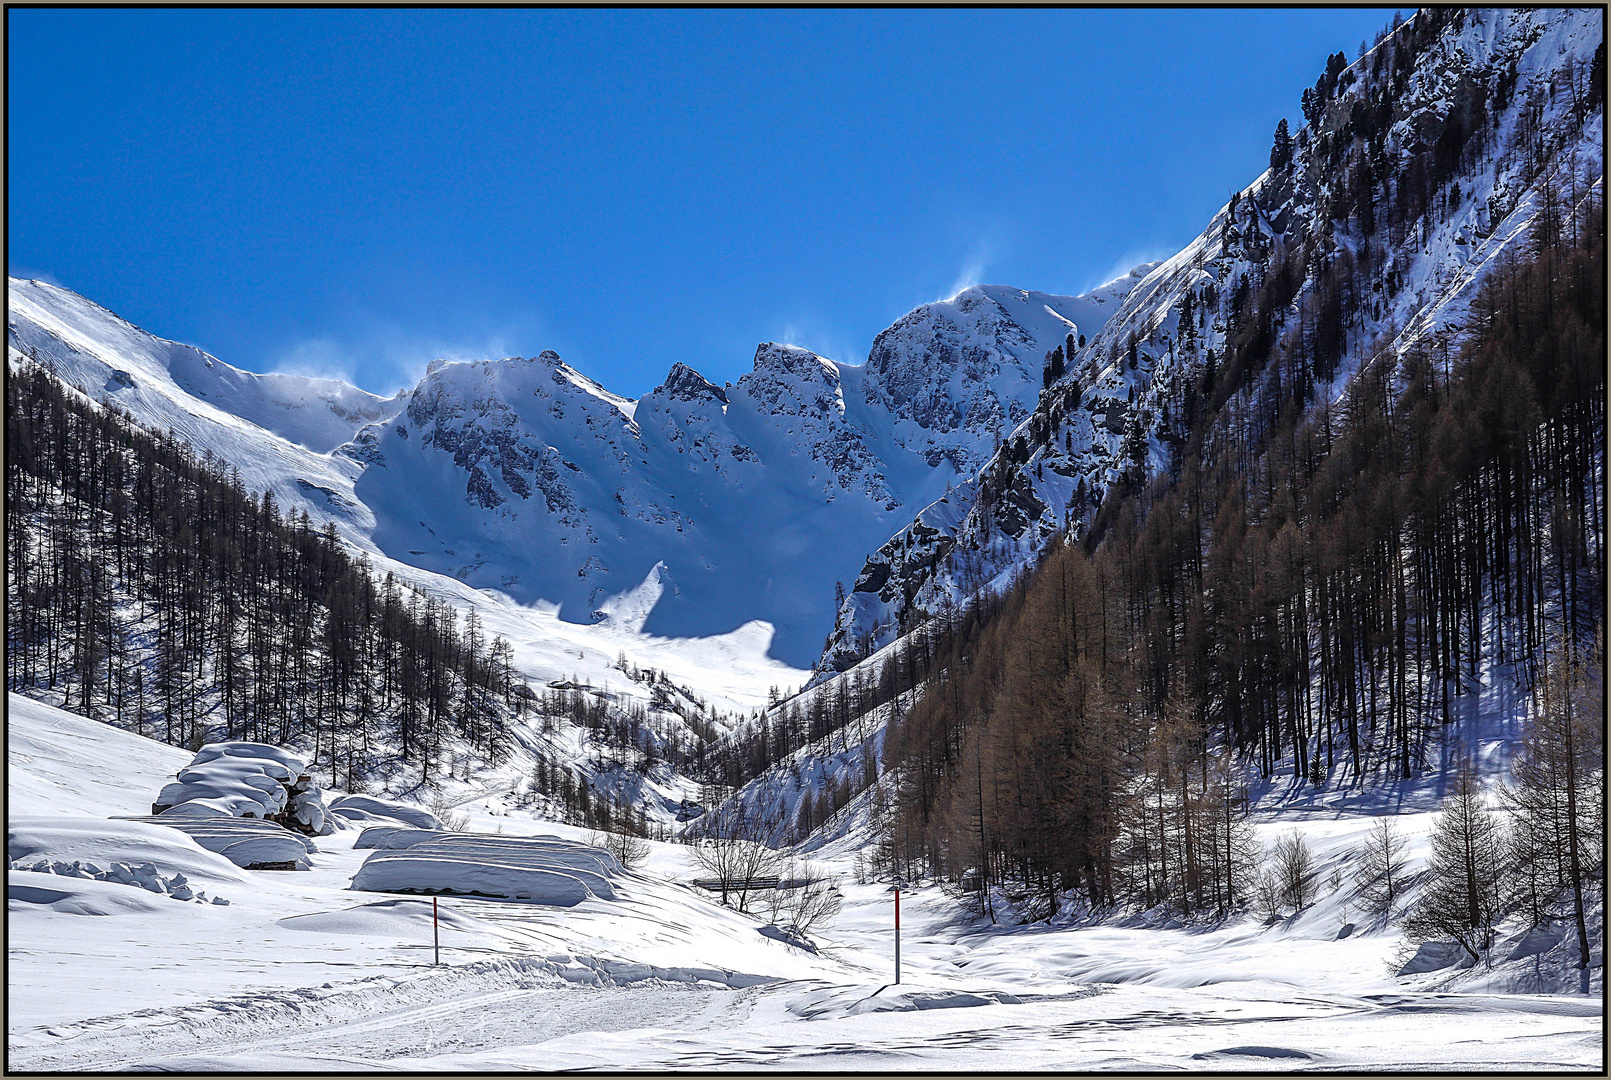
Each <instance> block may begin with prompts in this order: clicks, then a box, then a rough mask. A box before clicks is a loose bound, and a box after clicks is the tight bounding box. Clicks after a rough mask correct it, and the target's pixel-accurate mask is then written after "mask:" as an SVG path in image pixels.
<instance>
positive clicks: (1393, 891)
mask: <svg viewBox="0 0 1611 1080" xmlns="http://www.w3.org/2000/svg"><path fill="white" fill-rule="evenodd" d="M1405 843H1406V841H1405V839H1404V837H1403V836H1402V835H1401V834H1400V833H1399V831H1398V828H1397V827H1396V826H1395V825H1394V824H1393V819H1392V818H1390V817H1383V818H1377V819H1376V824H1374V825H1372V826H1371V830H1370V833H1369V834H1368V835H1367V836H1366V837H1365V842H1364V844H1363V845H1362V846H1361V848H1360V851H1359V875H1358V881H1359V897H1360V899H1361V900H1362V901H1363V902H1364V904H1365V909H1366V910H1367V911H1369V912H1371V913H1372V914H1375V915H1380V914H1381V913H1382V912H1384V911H1391V910H1392V908H1393V904H1394V903H1395V902H1396V901H1397V900H1398V897H1399V894H1400V893H1401V892H1403V888H1404V886H1403V878H1404V845H1405Z"/></svg>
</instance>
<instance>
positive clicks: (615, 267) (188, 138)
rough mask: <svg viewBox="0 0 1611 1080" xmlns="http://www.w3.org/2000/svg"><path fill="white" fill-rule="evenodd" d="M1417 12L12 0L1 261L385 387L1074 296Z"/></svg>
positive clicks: (854, 339)
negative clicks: (33, 0) (1343, 60)
mask: <svg viewBox="0 0 1611 1080" xmlns="http://www.w3.org/2000/svg"><path fill="white" fill-rule="evenodd" d="M1390 15H1391V11H1390V10H1389V9H1325V10H1315V9H1293V10H1166V9H1154V10H1146V9H1143V10H1124V9H1114V10H1079V9H1075V10H1052V11H882V10H879V11H574V12H572V11H496V10H492V11H411V10H403V11H378V10H359V11H327V10H279V11H269V10H225V11H189V10H169V11H157V10H126V11H114V10H15V9H14V10H11V11H10V12H8V19H9V31H10V32H9V38H8V41H9V44H8V48H9V57H8V59H9V96H10V110H9V116H8V121H9V123H8V131H9V136H8V138H9V145H8V150H9V166H8V167H9V170H10V177H9V179H10V201H9V205H8V206H7V216H8V225H9V238H10V239H9V251H8V263H9V268H10V271H11V272H12V273H14V274H22V275H25V276H32V277H46V278H48V279H50V280H54V281H57V282H59V283H61V284H63V285H66V286H67V287H69V288H72V289H74V290H76V291H78V292H81V293H83V294H84V295H86V296H88V297H90V298H91V299H93V300H96V301H98V302H100V303H102V304H104V305H106V306H107V307H109V308H111V309H112V310H114V311H116V312H117V313H118V314H120V315H122V316H123V317H125V318H127V319H130V320H132V321H134V322H136V323H138V324H140V325H141V326H144V327H145V328H146V329H148V330H151V331H152V332H153V333H157V334H159V335H162V336H164V337H171V338H176V339H179V340H182V341H188V342H190V343H192V344H196V345H199V346H201V347H203V348H205V349H207V350H208V351H210V352H213V353H214V354H216V355H218V356H219V357H221V358H223V359H225V360H227V361H229V362H230V363H233V364H236V365H237V366H240V367H245V368H247V369H250V370H258V371H265V370H271V369H275V368H283V369H288V370H292V369H294V370H322V371H330V372H334V373H341V374H344V375H345V376H347V377H349V378H352V379H353V380H355V381H356V382H358V383H359V385H362V386H365V387H367V388H369V389H371V390H376V391H388V390H391V389H393V388H395V387H397V386H399V385H403V384H404V383H405V382H410V383H411V382H412V381H413V379H414V378H415V377H417V376H418V374H419V373H420V372H421V371H422V370H423V368H424V365H425V363H426V362H427V361H428V360H430V359H431V358H432V357H434V356H438V355H444V356H455V357H467V356H487V355H500V356H501V355H514V354H518V355H524V356H530V355H533V354H535V353H537V352H539V351H540V350H542V349H545V348H554V349H557V350H558V351H559V353H560V354H561V355H562V356H564V357H565V358H566V359H567V360H569V361H570V362H571V363H572V364H574V365H575V366H576V367H578V368H580V369H581V370H583V371H585V372H587V373H588V374H590V375H592V376H594V377H595V378H597V379H599V380H600V381H601V382H603V383H604V384H605V385H606V386H609V387H610V388H611V389H614V390H617V391H618V392H621V393H624V394H627V395H629V396H636V395H638V394H640V393H643V392H644V391H647V390H649V389H651V388H653V387H654V386H655V385H657V384H658V383H659V381H660V379H661V378H662V377H663V376H664V374H665V372H666V369H667V368H669V367H670V365H671V364H672V363H673V362H674V361H679V360H680V361H683V362H685V363H688V364H691V365H692V366H694V367H695V368H698V369H699V370H700V371H702V372H703V373H704V374H705V375H706V376H707V377H708V378H711V379H713V380H714V381H716V382H721V381H723V380H732V379H736V378H737V377H738V376H739V375H741V374H743V373H744V372H745V371H747V370H749V367H750V359H751V356H752V354H753V352H754V348H755V345H756V343H757V342H760V341H763V340H782V341H791V342H794V343H796V344H801V345H805V346H807V347H810V348H813V349H816V350H817V351H819V352H821V353H824V354H825V355H828V356H831V357H833V358H834V359H838V360H844V361H848V362H851V363H860V362H862V361H863V360H865V358H866V354H867V348H868V346H869V345H870V344H871V342H872V338H873V336H874V335H875V334H876V333H877V332H878V331H879V330H881V329H883V328H884V327H885V326H887V325H889V323H891V322H893V321H894V320H895V319H897V318H899V317H900V316H901V315H902V314H903V313H905V312H906V311H907V310H909V309H910V308H912V307H914V306H916V305H917V304H921V303H924V302H926V301H930V300H935V299H940V298H943V297H945V296H949V295H951V294H952V293H954V292H955V291H956V290H957V289H958V288H959V287H961V286H962V285H966V284H970V283H974V282H994V283H1000V284H1009V285H1016V286H1021V287H1024V288H1033V289H1041V290H1044V291H1047V292H1054V293H1059V292H1060V293H1078V292H1082V291H1084V290H1086V289H1088V288H1090V287H1092V286H1094V285H1097V284H1099V283H1100V282H1101V281H1103V280H1105V279H1107V278H1111V277H1113V276H1116V275H1117V274H1118V273H1119V272H1120V271H1122V270H1123V269H1125V268H1127V267H1128V266H1129V265H1132V264H1134V263H1137V262H1141V261H1144V260H1145V259H1148V258H1158V257H1162V256H1164V255H1167V254H1170V253H1172V252H1174V251H1175V250H1177V249H1178V248H1180V247H1181V246H1183V245H1184V244H1185V243H1186V242H1188V241H1189V240H1190V239H1191V238H1192V237H1193V236H1195V235H1196V234H1197V233H1198V232H1199V231H1201V229H1202V228H1203V226H1204V225H1205V224H1206V222H1207V220H1208V218H1209V216H1210V215H1211V214H1212V213H1213V212H1214V211H1215V210H1216V209H1217V208H1218V207H1219V206H1220V205H1222V204H1223V202H1224V201H1225V199H1226V198H1227V197H1228V195H1229V193H1230V192H1231V191H1232V190H1233V189H1237V188H1240V187H1242V186H1244V185H1245V184H1246V183H1248V182H1249V181H1250V180H1252V179H1253V178H1254V177H1255V176H1256V175H1257V174H1258V173H1259V172H1260V171H1261V170H1262V169H1263V168H1264V167H1265V166H1266V164H1267V163H1268V155H1269V146H1270V137H1271V132H1272V131H1273V130H1274V128H1275V124H1276V121H1277V120H1278V119H1280V118H1281V117H1283V116H1285V117H1287V118H1288V121H1289V123H1291V124H1292V126H1293V128H1294V129H1296V127H1297V126H1298V125H1299V124H1300V123H1301V116H1300V114H1299V111H1298V96H1299V93H1300V92H1301V90H1302V88H1303V87H1305V86H1308V85H1311V84H1312V83H1313V82H1314V80H1315V77H1316V76H1317V75H1318V74H1319V72H1320V70H1321V69H1322V68H1323V67H1324V65H1325V58H1326V56H1327V55H1328V54H1329V53H1331V52H1335V51H1336V50H1338V49H1343V50H1346V52H1347V54H1348V56H1349V58H1350V59H1353V58H1354V57H1356V56H1357V55H1358V50H1359V44H1360V41H1361V40H1362V39H1366V38H1368V39H1371V40H1374V38H1375V34H1376V32H1377V31H1378V30H1380V29H1381V28H1382V26H1384V25H1385V24H1386V22H1387V20H1388V18H1389V16H1390Z"/></svg>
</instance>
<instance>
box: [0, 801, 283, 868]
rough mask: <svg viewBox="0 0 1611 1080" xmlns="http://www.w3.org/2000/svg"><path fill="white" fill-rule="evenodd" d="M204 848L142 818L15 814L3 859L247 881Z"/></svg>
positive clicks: (220, 858)
mask: <svg viewBox="0 0 1611 1080" xmlns="http://www.w3.org/2000/svg"><path fill="white" fill-rule="evenodd" d="M282 831H283V830H282ZM286 835H288V836H289V835H290V834H289V833H287V834H286ZM204 847H205V845H200V844H198V843H197V842H196V841H195V840H194V839H192V838H191V837H189V836H186V835H185V834H184V833H181V832H177V831H175V830H174V829H171V828H166V829H165V828H161V827H159V826H157V825H153V824H148V823H146V822H143V821H127V820H111V821H108V820H105V819H101V818H66V817H20V818H12V819H11V820H10V821H8V822H7V823H6V858H7V860H8V861H9V862H11V863H13V864H16V863H25V864H27V865H28V866H29V867H32V866H33V865H35V864H36V863H38V862H39V861H41V860H46V861H49V862H51V863H53V864H54V863H67V864H70V863H74V862H78V863H83V864H89V865H93V866H95V867H98V868H100V869H110V868H111V866H112V864H113V863H118V862H121V863H126V864H128V865H130V866H139V865H142V864H145V863H150V864H152V865H153V866H155V867H156V868H157V870H158V871H159V872H160V873H162V874H163V875H164V876H169V877H171V876H172V875H174V874H183V875H184V877H185V878H187V879H189V880H192V881H202V882H207V883H228V884H238V883H241V882H245V881H247V880H249V879H248V878H247V876H246V875H245V874H243V873H241V872H240V871H239V870H238V869H236V868H235V866H234V865H232V864H231V863H230V861H229V860H227V859H225V858H222V857H220V856H219V855H216V854H214V853H213V851H210V850H204ZM298 853H299V854H300V853H301V852H300V845H298Z"/></svg>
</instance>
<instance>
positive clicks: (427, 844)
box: [352, 830, 622, 907]
mask: <svg viewBox="0 0 1611 1080" xmlns="http://www.w3.org/2000/svg"><path fill="white" fill-rule="evenodd" d="M378 831H380V830H365V834H364V836H362V837H359V840H360V841H362V840H364V839H365V837H367V836H368V835H369V833H371V832H378ZM394 832H405V830H394ZM375 839H377V840H382V841H392V842H398V841H406V840H414V841H415V842H413V843H407V844H404V845H403V846H401V847H400V848H379V849H378V850H376V852H375V854H373V855H371V856H370V857H369V858H368V860H367V861H365V863H364V865H363V866H362V867H360V868H359V870H358V873H357V874H356V875H354V877H353V879H352V887H353V888H354V889H358V890H361V891H365V892H439V893H468V894H471V895H476V896H494V897H501V898H505V899H510V900H529V901H531V902H533V903H538V904H550V905H553V906H556V907H573V906H575V905H576V904H579V903H581V902H582V901H583V900H586V899H588V898H590V897H597V898H599V899H601V900H614V899H615V898H616V893H615V888H614V886H613V885H612V884H611V882H610V879H611V878H614V877H617V876H619V875H620V874H621V872H622V871H621V864H620V863H618V862H616V861H615V857H614V856H613V855H611V854H610V853H609V852H607V851H602V850H600V849H598V848H594V847H590V846H588V845H586V844H578V843H574V842H571V841H568V840H560V839H557V838H555V839H547V838H537V839H530V838H523V837H510V836H475V835H470V834H467V833H441V834H438V835H435V836H426V837H422V838H418V839H416V838H415V837H412V836H403V837H398V836H395V835H391V836H382V837H377V838H375ZM355 846H356V845H355Z"/></svg>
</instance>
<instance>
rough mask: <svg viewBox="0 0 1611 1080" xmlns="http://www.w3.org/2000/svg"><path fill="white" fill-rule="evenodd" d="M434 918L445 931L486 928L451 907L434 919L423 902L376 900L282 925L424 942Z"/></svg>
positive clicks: (294, 917)
mask: <svg viewBox="0 0 1611 1080" xmlns="http://www.w3.org/2000/svg"><path fill="white" fill-rule="evenodd" d="M433 917H434V918H435V920H436V921H437V922H439V923H440V924H441V925H442V927H444V928H445V929H451V930H461V931H464V932H466V933H482V932H484V931H485V929H486V927H485V925H484V924H483V923H482V922H481V920H479V919H476V918H472V917H471V916H469V915H465V914H464V913H462V912H459V911H455V910H453V909H452V908H451V907H444V908H441V909H439V910H438V911H436V912H435V913H434V916H433V913H432V910H431V905H430V904H429V903H427V902H426V901H424V900H377V901H374V902H373V903H368V904H359V905H358V906H357V907H350V908H343V909H341V910H340V911H316V912H313V913H312V914H309V915H292V916H290V917H288V918H284V919H281V920H279V925H280V926H284V927H286V928H288V929H291V930H308V931H311V932H313V933H318V934H362V935H366V936H369V937H393V938H400V939H403V940H414V941H422V940H425V939H427V938H429V937H430V934H431V922H432V919H433Z"/></svg>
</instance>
